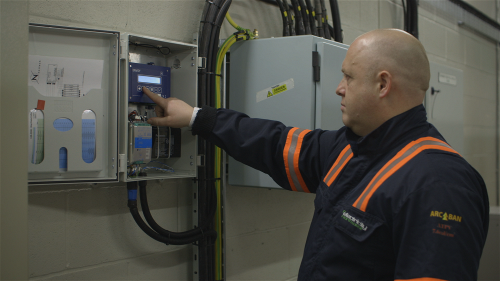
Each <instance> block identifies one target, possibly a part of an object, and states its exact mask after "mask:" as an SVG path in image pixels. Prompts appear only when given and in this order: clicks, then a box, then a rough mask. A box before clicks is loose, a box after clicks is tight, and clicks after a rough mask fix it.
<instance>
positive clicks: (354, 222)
mask: <svg viewBox="0 0 500 281" xmlns="http://www.w3.org/2000/svg"><path fill="white" fill-rule="evenodd" d="M342 218H343V219H344V220H346V221H348V222H349V223H350V224H352V225H354V226H355V227H356V228H358V229H360V230H363V231H366V230H367V229H368V226H366V225H365V224H364V223H363V222H361V221H359V219H358V218H356V217H355V216H352V215H350V214H349V213H348V212H347V211H346V210H343V211H342Z"/></svg>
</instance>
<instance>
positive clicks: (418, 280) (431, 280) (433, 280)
mask: <svg viewBox="0 0 500 281" xmlns="http://www.w3.org/2000/svg"><path fill="white" fill-rule="evenodd" d="M394 281H448V280H444V279H438V278H432V277H422V278H413V279H394Z"/></svg>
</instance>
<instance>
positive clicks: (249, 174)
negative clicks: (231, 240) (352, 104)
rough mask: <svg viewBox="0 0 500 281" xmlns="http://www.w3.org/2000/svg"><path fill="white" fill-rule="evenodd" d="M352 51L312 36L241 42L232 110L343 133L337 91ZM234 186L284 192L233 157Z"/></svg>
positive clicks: (236, 49) (234, 58)
mask: <svg viewBox="0 0 500 281" xmlns="http://www.w3.org/2000/svg"><path fill="white" fill-rule="evenodd" d="M347 48H348V46H347V45H344V44H340V43H337V42H334V41H331V40H326V39H323V38H319V37H315V36H311V35H304V36H293V37H283V38H271V39H259V40H252V41H243V42H238V43H236V44H234V45H233V46H232V47H231V63H230V93H229V107H230V108H231V109H234V110H237V111H241V112H244V113H246V114H248V115H249V116H251V117H258V118H264V119H271V120H278V121H281V122H283V123H284V124H285V125H287V126H294V127H300V128H303V129H316V128H321V129H325V130H337V129H339V128H341V127H342V126H343V123H342V112H341V110H340V102H341V97H339V96H338V95H336V94H335V90H336V88H337V86H338V84H339V83H340V81H341V80H342V72H341V68H342V62H343V60H344V57H345V55H346V52H347ZM229 183H230V184H232V185H242V186H255V187H266V188H278V185H277V184H276V183H275V182H274V181H273V180H272V179H271V177H269V176H268V175H266V174H264V173H262V172H259V171H257V170H255V169H253V168H251V167H248V166H245V165H243V164H241V163H240V162H238V161H236V160H234V159H233V158H230V159H229Z"/></svg>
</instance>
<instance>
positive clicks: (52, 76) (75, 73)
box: [28, 55, 104, 97]
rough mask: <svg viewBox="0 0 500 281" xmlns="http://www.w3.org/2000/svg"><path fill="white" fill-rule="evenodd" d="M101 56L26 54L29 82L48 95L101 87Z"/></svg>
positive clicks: (77, 93)
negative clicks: (87, 57) (65, 56)
mask: <svg viewBox="0 0 500 281" xmlns="http://www.w3.org/2000/svg"><path fill="white" fill-rule="evenodd" d="M103 68H104V61H103V60H92V59H76V58H63V57H49V56H37V55H30V56H29V70H28V71H29V74H28V75H29V76H28V86H33V87H35V89H36V90H37V91H38V92H39V93H40V94H42V95H44V96H48V97H83V96H85V95H86V94H87V93H88V92H89V91H90V90H92V89H101V83H102V73H103Z"/></svg>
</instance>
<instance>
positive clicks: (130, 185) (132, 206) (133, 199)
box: [127, 182, 216, 245]
mask: <svg viewBox="0 0 500 281" xmlns="http://www.w3.org/2000/svg"><path fill="white" fill-rule="evenodd" d="M127 190H128V194H129V197H128V204H127V206H128V208H129V210H130V213H131V214H132V217H133V218H134V221H135V222H136V223H137V225H138V226H139V228H141V229H142V231H144V233H146V234H147V235H148V236H149V237H151V238H153V239H154V240H156V241H158V242H161V243H164V244H167V245H185V244H189V243H193V242H194V241H192V240H190V239H172V238H168V237H165V236H162V235H160V234H158V233H157V232H155V231H154V230H152V229H151V228H149V226H148V225H147V224H146V223H145V222H144V220H142V217H141V215H140V214H139V210H138V209H137V182H127ZM207 235H213V233H211V232H210V231H207V232H206V233H204V234H202V235H201V236H200V237H199V239H201V238H203V237H204V236H207ZM215 235H216V234H215ZM199 239H198V240H199ZM195 241H197V240H195Z"/></svg>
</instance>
